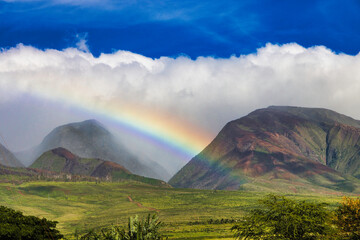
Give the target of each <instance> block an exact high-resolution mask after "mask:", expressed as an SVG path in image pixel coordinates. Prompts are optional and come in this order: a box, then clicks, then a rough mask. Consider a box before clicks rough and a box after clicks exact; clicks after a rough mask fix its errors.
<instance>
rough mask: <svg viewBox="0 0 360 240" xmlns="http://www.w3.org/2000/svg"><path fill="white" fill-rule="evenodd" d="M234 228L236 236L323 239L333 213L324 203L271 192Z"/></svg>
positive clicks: (238, 237) (293, 239)
mask: <svg viewBox="0 0 360 240" xmlns="http://www.w3.org/2000/svg"><path fill="white" fill-rule="evenodd" d="M261 205H262V206H261V208H258V209H254V210H252V211H250V213H249V214H248V215H247V216H246V217H244V219H243V221H241V222H240V223H239V224H237V225H235V226H233V227H232V230H233V231H235V237H236V238H237V239H287V240H300V239H309V240H310V239H324V235H326V233H327V232H328V231H329V227H328V225H327V220H328V219H329V217H330V215H329V212H328V211H327V210H326V208H325V204H316V203H309V202H305V201H300V202H297V201H294V200H290V199H287V198H285V197H283V196H276V195H269V196H267V197H266V198H265V199H264V200H261Z"/></svg>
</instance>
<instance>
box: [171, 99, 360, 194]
mask: <svg viewBox="0 0 360 240" xmlns="http://www.w3.org/2000/svg"><path fill="white" fill-rule="evenodd" d="M357 127H360V122H359V121H357V120H354V119H352V118H349V117H346V116H345V115H341V114H338V113H336V112H334V111H331V110H326V109H311V108H297V107H274V106H272V107H269V108H266V109H259V110H256V111H254V112H252V113H250V114H249V115H247V116H245V117H243V118H240V119H237V120H234V121H232V122H229V123H228V124H226V126H225V127H224V128H223V129H222V130H221V131H220V133H219V134H218V135H217V136H216V138H215V139H214V140H213V141H212V142H211V143H210V144H209V145H208V146H207V147H206V148H205V149H204V150H203V151H202V152H201V153H200V154H199V155H197V156H196V157H194V158H193V159H192V160H191V161H190V162H189V163H188V164H187V165H186V166H184V167H183V168H182V169H181V170H180V171H179V172H178V173H177V174H176V175H175V176H174V177H173V178H172V179H171V180H170V181H169V183H170V184H171V185H173V186H176V187H190V188H205V189H237V188H239V187H240V185H242V184H244V183H249V182H254V181H255V180H256V181H258V180H263V181H269V180H270V181H273V180H274V179H281V180H286V181H288V183H294V182H298V183H302V184H309V185H314V186H325V187H331V188H339V187H340V188H341V184H342V185H344V186H346V189H345V190H354V188H355V185H356V184H355V183H354V184H355V185H354V184H353V183H352V181H349V180H348V178H347V177H345V176H344V175H343V174H348V173H351V174H354V175H355V176H357V175H356V174H358V173H359V171H360V169H359V161H360V157H359V154H358V149H359V148H358V146H359V143H360V142H359V138H358V136H359V129H358V128H357ZM344 140H347V141H344ZM350 146H352V147H351V148H350V150H349V147H350ZM344 157H345V158H344ZM345 159H347V160H346V162H345ZM355 182H356V180H355ZM353 185H354V186H353Z"/></svg>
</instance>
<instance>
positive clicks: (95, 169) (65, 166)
mask: <svg viewBox="0 0 360 240" xmlns="http://www.w3.org/2000/svg"><path fill="white" fill-rule="evenodd" d="M30 168H34V169H40V170H45V171H50V172H55V173H68V174H71V175H83V176H91V177H98V178H100V179H106V180H112V181H119V180H134V181H138V182H144V183H148V184H152V185H156V186H167V184H166V183H165V182H164V181H161V180H157V179H153V178H146V177H143V176H139V175H135V174H132V173H131V172H130V171H129V170H127V169H126V168H124V167H123V166H121V165H119V164H117V163H114V162H110V161H104V160H101V159H98V158H80V157H79V156H77V155H75V154H73V153H71V152H70V151H68V150H66V149H65V148H55V149H52V150H50V151H47V152H45V153H43V154H42V155H41V156H40V157H39V158H38V159H37V160H36V161H35V162H34V163H33V164H32V165H31V166H30Z"/></svg>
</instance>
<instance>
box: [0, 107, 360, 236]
mask: <svg viewBox="0 0 360 240" xmlns="http://www.w3.org/2000/svg"><path fill="white" fill-rule="evenodd" d="M1 150H2V151H1V155H0V157H1V158H0V160H2V162H1V163H2V164H1V165H0V199H1V203H2V205H4V206H7V207H10V208H13V209H15V210H19V211H22V212H23V213H24V214H26V215H34V216H37V217H45V218H47V219H50V220H54V221H58V222H59V223H58V229H59V230H60V231H61V233H62V234H64V235H65V236H66V238H67V239H73V238H74V234H75V232H77V233H79V234H82V233H86V232H88V231H90V230H95V231H99V230H100V229H101V228H103V227H108V226H111V225H120V226H125V225H126V224H127V221H128V218H129V217H132V216H136V215H138V216H139V217H144V216H146V215H147V214H148V213H155V214H157V215H158V216H159V218H160V221H162V222H163V223H164V226H163V230H162V231H163V233H164V234H165V235H166V236H167V237H168V238H169V239H233V232H231V230H230V229H231V227H232V226H233V225H234V224H235V223H236V222H237V221H239V220H240V219H241V218H242V217H243V216H245V214H247V213H248V212H249V211H251V210H253V209H255V208H257V207H258V206H259V200H260V199H263V198H264V197H265V196H267V195H268V194H271V193H274V194H278V195H283V196H286V197H289V198H291V199H294V200H306V201H309V202H315V203H326V204H328V205H327V208H328V209H334V208H335V207H336V206H338V204H339V202H340V200H341V198H342V197H343V196H358V194H359V193H360V180H359V172H360V121H358V120H354V119H352V118H350V117H347V116H345V115H341V114H339V113H336V112H333V111H331V110H327V109H315V108H297V107H281V106H277V107H275V106H272V107H268V108H265V109H258V110H255V111H253V112H251V113H250V114H248V115H247V116H245V117H242V118H239V119H236V120H233V121H231V122H229V123H228V124H226V125H225V126H224V128H223V129H222V130H221V131H220V132H219V134H218V135H217V136H216V137H215V138H214V140H213V141H212V142H211V143H210V144H209V145H208V146H207V147H205V149H204V150H203V151H202V152H200V153H199V154H198V155H196V156H195V157H194V158H193V159H192V160H191V161H189V162H188V163H187V164H186V165H185V166H184V167H183V168H182V169H179V171H178V173H177V174H175V175H174V176H172V178H171V179H170V180H169V181H168V182H166V181H164V180H159V179H169V176H168V173H167V172H166V171H163V170H162V169H163V168H164V166H160V165H159V163H155V164H153V163H151V162H146V161H143V160H142V159H138V158H137V157H135V154H134V153H131V152H129V151H128V150H127V149H125V148H124V147H123V146H122V145H121V143H120V142H118V141H117V140H116V139H115V137H114V136H113V134H112V133H111V132H110V131H108V130H107V129H106V128H105V127H104V126H103V125H102V124H101V123H99V122H97V121H96V120H87V121H83V122H79V123H70V124H67V125H63V126H60V127H57V128H55V129H54V130H53V131H52V132H51V133H49V134H48V135H47V136H46V137H45V138H44V140H43V141H42V143H41V144H40V145H38V146H35V147H34V148H33V149H32V150H29V151H27V152H23V153H21V154H17V155H14V154H12V153H11V152H10V151H9V150H7V149H6V148H5V147H2V148H1ZM16 156H19V157H20V160H22V163H21V162H20V161H19V160H18V159H17V158H16ZM24 157H27V158H26V159H25V158H24ZM24 159H25V160H24ZM7 160H11V161H12V162H9V161H7ZM170 161H171V159H170ZM22 164H23V165H26V166H28V167H23V166H22ZM156 176H159V177H158V178H157V177H156Z"/></svg>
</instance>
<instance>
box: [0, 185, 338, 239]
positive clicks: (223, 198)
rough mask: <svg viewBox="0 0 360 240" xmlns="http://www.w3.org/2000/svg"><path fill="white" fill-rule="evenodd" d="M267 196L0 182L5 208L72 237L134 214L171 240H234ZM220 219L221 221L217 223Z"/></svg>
mask: <svg viewBox="0 0 360 240" xmlns="http://www.w3.org/2000/svg"><path fill="white" fill-rule="evenodd" d="M334 193H335V192H326V193H324V192H323V193H322V192H320V191H319V192H317V193H305V192H304V193H291V192H288V193H287V194H286V195H287V196H289V197H290V198H295V199H299V200H300V199H301V200H304V199H306V200H309V201H315V202H327V203H329V204H330V205H329V207H330V208H332V207H335V206H336V204H337V203H338V202H339V201H340V199H341V196H340V195H339V194H334ZM266 194H267V192H264V191H260V190H258V191H257V190H239V191H219V190H217V191H213V190H193V189H174V188H159V187H154V186H149V185H146V184H141V183H136V182H120V183H109V182H104V183H95V182H28V183H22V184H20V185H14V184H11V183H1V184H0V200H1V205H5V206H8V207H11V208H14V209H16V210H21V211H22V212H24V214H27V215H35V216H38V217H45V218H47V219H49V220H56V221H58V222H59V224H58V227H59V229H60V231H61V232H62V233H63V234H65V235H66V236H67V237H69V238H70V236H71V235H73V233H74V232H75V229H77V230H78V231H79V232H84V231H86V230H89V229H92V228H100V227H103V226H108V225H111V224H119V225H125V224H126V222H127V218H128V217H129V216H134V215H139V216H145V215H146V214H147V213H151V212H158V214H159V218H160V220H161V221H162V222H164V224H165V225H164V228H163V231H164V233H165V234H166V235H167V236H168V237H169V239H227V238H228V239H231V238H232V232H231V231H230V228H231V226H232V225H233V224H234V223H226V224H220V223H217V224H214V223H212V224H210V223H209V220H210V219H213V222H220V220H221V219H228V220H232V219H234V220H236V219H239V218H240V217H241V216H242V215H243V214H244V213H245V212H247V211H248V210H249V209H252V208H254V207H256V206H257V205H258V202H257V200H258V199H261V198H262V197H263V196H265V195H266ZM216 220H217V221H216Z"/></svg>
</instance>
